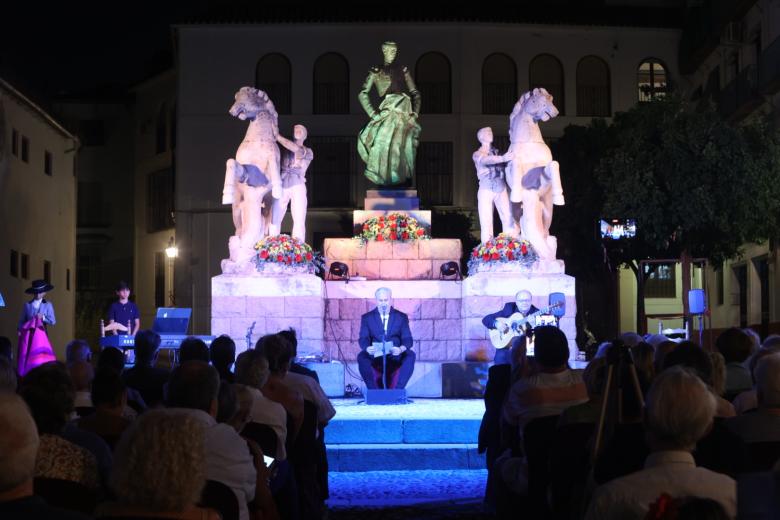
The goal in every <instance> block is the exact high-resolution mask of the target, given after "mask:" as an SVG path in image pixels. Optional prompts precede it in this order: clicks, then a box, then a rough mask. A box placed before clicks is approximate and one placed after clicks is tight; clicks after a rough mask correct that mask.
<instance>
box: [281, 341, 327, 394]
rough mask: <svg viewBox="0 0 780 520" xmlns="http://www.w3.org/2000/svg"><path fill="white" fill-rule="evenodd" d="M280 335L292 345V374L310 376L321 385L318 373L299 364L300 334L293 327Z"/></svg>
mask: <svg viewBox="0 0 780 520" xmlns="http://www.w3.org/2000/svg"><path fill="white" fill-rule="evenodd" d="M279 335H280V336H281V337H282V338H284V339H285V340H287V343H288V344H289V345H290V355H291V356H292V360H291V361H290V372H291V373H293V374H301V375H303V376H309V377H311V378H313V379H314V380H315V381H317V382H318V383H319V382H320V378H319V376H318V375H317V372H316V371H314V370H311V369H309V368H306V367H305V366H303V365H301V364H300V363H298V362H297V357H298V334H297V333H296V332H295V329H293V328H292V327H291V328H289V329H287V330H283V331H280V332H279Z"/></svg>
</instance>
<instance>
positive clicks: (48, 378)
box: [19, 362, 99, 490]
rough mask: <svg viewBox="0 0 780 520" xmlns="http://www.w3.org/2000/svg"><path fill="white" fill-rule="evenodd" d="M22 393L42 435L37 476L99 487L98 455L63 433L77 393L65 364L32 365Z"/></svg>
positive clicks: (36, 466) (22, 384) (22, 387)
mask: <svg viewBox="0 0 780 520" xmlns="http://www.w3.org/2000/svg"><path fill="white" fill-rule="evenodd" d="M19 394H20V395H21V396H22V398H23V399H24V400H25V402H26V403H27V405H28V406H29V407H30V412H31V414H32V417H33V419H34V420H35V424H36V426H37V427H38V434H39V436H40V445H39V447H38V459H37V462H36V465H35V476H36V477H44V478H50V479H59V480H68V481H71V482H76V483H78V484H81V485H83V486H85V487H87V488H89V489H94V490H97V488H98V483H99V480H98V466H97V459H96V458H95V456H94V455H93V454H92V453H90V452H89V451H87V450H86V449H84V448H82V447H81V446H77V445H76V444H74V443H72V442H70V441H67V440H65V439H64V438H63V437H62V436H61V434H62V432H63V430H64V429H65V424H66V422H67V421H68V418H69V417H70V414H71V413H72V412H73V399H74V395H75V391H74V390H73V383H72V382H71V381H70V378H69V377H68V372H67V371H66V369H65V365H63V364H62V363H58V362H51V363H46V364H43V365H41V366H39V367H36V368H34V369H32V370H31V371H30V372H28V373H27V375H26V376H25V377H24V379H22V383H21V387H20V388H19Z"/></svg>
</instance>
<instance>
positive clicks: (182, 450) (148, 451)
mask: <svg viewBox="0 0 780 520" xmlns="http://www.w3.org/2000/svg"><path fill="white" fill-rule="evenodd" d="M205 450H206V448H205V442H204V433H203V428H202V427H201V425H200V424H199V423H198V421H197V419H195V418H193V417H190V416H189V415H188V414H186V413H184V412H181V411H174V410H152V411H150V412H147V413H145V414H144V415H142V416H141V417H139V418H138V420H137V421H136V422H135V424H133V425H132V426H131V427H130V428H129V429H128V431H127V432H126V434H125V435H124V436H123V437H122V440H121V442H120V443H119V445H118V446H117V452H116V458H115V461H114V469H113V471H112V472H111V480H110V486H111V490H112V491H113V492H114V495H115V496H116V499H117V501H116V502H114V503H109V504H104V505H103V506H101V507H100V508H99V510H98V515H97V516H98V517H108V518H111V517H122V518H142V517H154V518H178V519H184V520H189V519H192V520H196V519H206V518H207V519H213V520H218V519H219V518H220V516H219V514H217V512H216V511H213V510H210V509H202V508H199V507H197V506H196V504H197V503H198V500H199V499H200V493H201V490H202V489H203V486H204V484H205V482H206V452H205Z"/></svg>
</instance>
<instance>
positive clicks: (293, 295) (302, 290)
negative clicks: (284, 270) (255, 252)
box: [211, 273, 325, 356]
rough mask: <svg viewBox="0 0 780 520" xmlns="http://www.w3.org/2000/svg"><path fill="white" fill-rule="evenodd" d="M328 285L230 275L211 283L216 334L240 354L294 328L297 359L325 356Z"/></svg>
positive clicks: (312, 279) (311, 279) (298, 278)
mask: <svg viewBox="0 0 780 520" xmlns="http://www.w3.org/2000/svg"><path fill="white" fill-rule="evenodd" d="M324 319H325V283H324V282H323V281H322V279H320V278H318V277H316V276H314V275H312V274H291V275H285V276H262V275H259V274H258V273H255V274H254V275H228V274H221V275H219V276H215V277H213V278H212V279H211V334H212V335H214V336H219V335H221V334H227V335H228V336H230V337H231V338H232V339H233V341H235V342H236V354H239V353H241V352H243V351H244V350H246V349H247V341H246V335H247V331H248V330H249V328H250V327H251V326H252V324H253V323H254V324H255V326H254V329H253V330H252V337H251V347H252V348H253V347H254V345H255V343H256V342H257V340H258V339H259V338H260V337H261V336H264V335H266V334H275V333H277V332H279V331H280V330H284V329H287V328H289V327H292V328H294V329H295V330H296V331H297V332H298V354H299V355H301V356H304V355H307V354H317V355H319V354H321V353H322V350H323V340H324V338H323V331H324V329H325V322H324Z"/></svg>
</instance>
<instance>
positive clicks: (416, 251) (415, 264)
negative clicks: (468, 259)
mask: <svg viewBox="0 0 780 520" xmlns="http://www.w3.org/2000/svg"><path fill="white" fill-rule="evenodd" d="M323 249H324V254H325V258H326V261H327V265H326V268H327V269H328V270H329V269H330V266H331V264H332V263H333V262H341V263H343V264H346V265H347V266H348V267H349V272H350V274H351V275H352V276H363V277H365V278H366V279H367V280H435V279H438V278H439V269H440V267H441V265H442V264H443V263H446V262H460V257H461V244H460V240H457V239H446V238H445V239H430V240H419V241H414V242H367V243H366V244H361V242H360V241H358V240H354V239H350V238H328V239H325V244H324V247H323Z"/></svg>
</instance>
